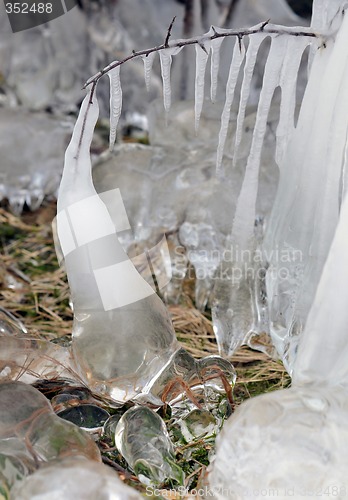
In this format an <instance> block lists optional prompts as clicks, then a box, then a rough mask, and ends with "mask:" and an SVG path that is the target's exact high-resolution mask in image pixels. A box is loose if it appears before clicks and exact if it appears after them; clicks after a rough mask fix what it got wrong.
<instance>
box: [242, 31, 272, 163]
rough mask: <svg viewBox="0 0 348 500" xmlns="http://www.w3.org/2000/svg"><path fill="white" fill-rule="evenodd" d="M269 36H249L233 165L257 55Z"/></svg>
mask: <svg viewBox="0 0 348 500" xmlns="http://www.w3.org/2000/svg"><path fill="white" fill-rule="evenodd" d="M267 36H269V35H267V34H265V33H255V34H254V35H252V36H250V37H249V46H248V50H247V53H246V57H245V67H244V76H243V83H242V88H241V94H240V103H239V110H238V118H237V129H236V135H235V146H234V153H233V165H235V164H236V162H237V155H238V149H239V146H240V142H241V140H242V132H243V123H244V118H245V110H246V106H247V102H248V99H249V95H250V87H251V80H252V77H253V74H254V69H255V63H256V57H257V54H258V51H259V48H260V45H261V43H262V42H263V41H264V39H265V38H266V37H267Z"/></svg>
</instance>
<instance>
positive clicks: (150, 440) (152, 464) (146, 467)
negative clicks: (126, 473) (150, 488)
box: [115, 406, 185, 485]
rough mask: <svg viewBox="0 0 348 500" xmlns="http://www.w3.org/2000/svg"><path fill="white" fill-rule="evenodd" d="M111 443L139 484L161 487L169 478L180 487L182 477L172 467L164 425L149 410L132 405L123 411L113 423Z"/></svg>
mask: <svg viewBox="0 0 348 500" xmlns="http://www.w3.org/2000/svg"><path fill="white" fill-rule="evenodd" d="M139 430H141V431H140V432H139ZM115 443H116V446H117V448H118V450H119V452H120V453H121V454H122V455H123V457H124V458H125V460H126V461H127V463H128V465H129V466H130V467H131V468H132V469H133V471H134V472H135V474H136V475H137V476H138V477H139V479H140V481H141V482H142V483H144V484H147V485H150V484H152V485H161V484H163V483H164V481H166V480H168V479H173V480H175V481H176V482H177V483H179V484H183V482H184V478H185V476H184V473H183V471H182V470H181V469H180V467H179V466H178V465H176V464H175V454H174V447H173V445H172V443H171V441H170V438H169V435H168V432H167V429H166V426H165V424H164V422H163V420H162V419H161V417H160V416H159V415H157V413H155V412H154V411H153V410H151V409H150V408H146V407H144V406H135V407H134V408H131V409H130V410H127V411H126V413H125V414H124V415H123V416H122V417H121V419H120V421H119V422H118V424H117V427H116V431H115Z"/></svg>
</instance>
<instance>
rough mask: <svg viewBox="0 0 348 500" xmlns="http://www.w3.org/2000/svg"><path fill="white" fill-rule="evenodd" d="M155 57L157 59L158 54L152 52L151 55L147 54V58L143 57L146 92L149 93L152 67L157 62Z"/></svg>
mask: <svg viewBox="0 0 348 500" xmlns="http://www.w3.org/2000/svg"><path fill="white" fill-rule="evenodd" d="M155 57H156V52H150V54H147V55H146V56H142V59H143V62H144V78H145V85H146V90H147V91H148V92H149V91H150V85H151V73H152V66H153V62H154V60H155Z"/></svg>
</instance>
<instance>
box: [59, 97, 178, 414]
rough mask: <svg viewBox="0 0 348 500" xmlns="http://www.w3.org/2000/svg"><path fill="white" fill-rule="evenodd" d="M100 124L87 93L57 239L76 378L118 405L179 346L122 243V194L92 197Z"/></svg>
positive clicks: (62, 193) (69, 160)
mask: <svg viewBox="0 0 348 500" xmlns="http://www.w3.org/2000/svg"><path fill="white" fill-rule="evenodd" d="M97 118H98V104H97V98H96V95H94V96H93V101H91V99H90V93H88V94H87V96H86V98H85V100H84V102H83V104H82V107H81V110H80V115H79V118H78V120H77V123H76V126H75V129H74V133H73V137H72V140H71V143H70V145H69V147H68V149H67V151H66V156H65V166H64V172H63V177H62V182H61V186H60V190H59V197H58V214H57V232H58V237H59V242H60V246H61V250H62V253H63V255H64V258H65V267H66V271H67V274H68V279H69V285H70V290H71V296H72V302H73V306H74V326H73V340H72V349H73V354H74V357H75V360H76V363H77V365H78V367H79V373H80V375H81V377H82V379H83V380H84V381H85V382H86V383H87V385H88V386H89V387H90V388H91V389H93V390H94V391H96V392H98V393H101V394H103V395H104V396H106V397H109V398H111V399H112V400H113V401H114V402H115V403H120V404H121V403H124V402H125V401H127V400H129V399H132V398H134V397H135V396H136V395H137V394H139V393H141V392H142V390H143V388H144V387H145V385H146V384H148V383H149V382H150V380H151V379H152V378H153V376H154V375H155V374H156V373H158V372H159V371H160V370H162V369H163V368H164V366H165V365H166V364H167V363H168V361H169V360H170V358H171V356H172V355H173V353H174V352H175V351H176V350H177V349H178V344H177V341H176V338H175V333H174V330H173V327H172V324H171V321H170V318H169V316H168V313H167V310H166V308H165V306H164V304H163V303H162V301H161V300H160V298H159V297H158V296H157V295H156V294H155V292H154V290H153V288H152V287H151V286H150V285H148V284H147V283H146V282H145V280H143V278H142V277H141V276H140V274H139V273H138V272H137V270H136V269H135V267H134V265H133V263H132V262H131V260H130V259H129V258H128V256H127V254H126V253H125V251H124V250H123V248H122V246H121V244H120V242H119V240H118V237H117V231H118V230H123V229H128V220H127V218H126V217H122V213H124V212H123V211H124V207H123V202H122V198H120V194H119V190H118V191H116V192H115V190H114V191H112V192H111V196H110V194H109V195H108V193H106V194H105V195H104V196H103V195H100V196H99V195H98V194H97V193H96V191H95V188H94V185H93V182H92V176H91V160H90V151H89V149H90V144H91V140H92V135H93V130H94V126H95V123H96V120H97ZM115 195H116V198H117V196H118V198H117V199H118V200H119V202H118V203H116V208H115V206H113V205H112V199H113V200H114V201H115V198H114V196H115ZM116 201H117V200H116Z"/></svg>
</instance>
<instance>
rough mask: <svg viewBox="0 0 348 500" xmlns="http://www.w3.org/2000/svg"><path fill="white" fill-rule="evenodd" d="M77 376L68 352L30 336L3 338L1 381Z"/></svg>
mask: <svg viewBox="0 0 348 500" xmlns="http://www.w3.org/2000/svg"><path fill="white" fill-rule="evenodd" d="M58 377H65V378H68V379H73V380H76V379H78V376H77V374H76V371H75V367H74V363H73V360H72V357H71V354H70V352H69V349H67V348H65V347H61V346H59V345H56V344H53V343H51V342H49V341H47V340H41V339H39V340H38V339H33V338H31V337H30V336H29V335H25V337H23V335H22V336H20V337H18V336H13V335H11V336H0V381H1V382H3V381H10V380H21V381H22V382H25V383H32V382H34V381H35V380H37V379H40V378H46V379H54V378H58Z"/></svg>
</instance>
